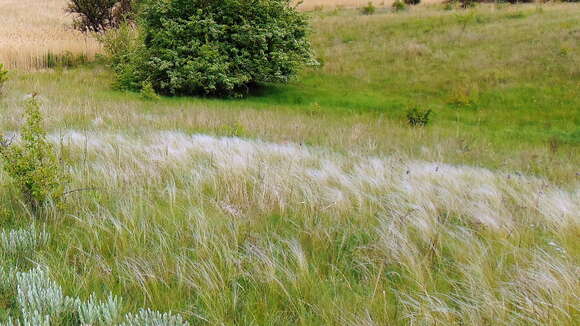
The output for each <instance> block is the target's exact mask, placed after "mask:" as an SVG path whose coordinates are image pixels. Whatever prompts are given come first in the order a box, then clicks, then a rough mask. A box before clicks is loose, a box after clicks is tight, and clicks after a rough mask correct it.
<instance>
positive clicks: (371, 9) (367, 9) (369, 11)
mask: <svg viewBox="0 0 580 326" xmlns="http://www.w3.org/2000/svg"><path fill="white" fill-rule="evenodd" d="M360 11H361V13H362V14H363V15H373V14H374V13H375V12H376V11H377V7H375V5H374V4H373V3H372V2H371V1H369V3H368V4H367V5H366V6H364V7H362V8H361V10H360Z"/></svg>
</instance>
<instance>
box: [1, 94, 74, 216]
mask: <svg viewBox="0 0 580 326" xmlns="http://www.w3.org/2000/svg"><path fill="white" fill-rule="evenodd" d="M24 114H25V116H26V122H25V124H24V126H23V127H22V131H21V137H22V140H21V142H19V143H12V141H11V140H8V139H6V138H5V137H3V136H2V135H0V157H1V158H2V161H3V168H4V170H5V171H6V173H7V174H8V175H9V176H10V177H11V178H12V181H13V182H14V183H15V184H16V186H17V187H18V188H19V190H20V192H21V193H22V196H23V197H24V200H25V202H26V204H27V205H28V206H29V207H30V208H31V209H32V210H33V212H37V211H38V210H39V209H40V208H42V207H43V206H44V205H45V204H47V203H48V202H53V203H55V202H58V201H59V200H61V199H62V195H63V193H64V184H65V183H66V179H67V178H66V176H65V173H64V171H63V169H62V167H61V165H60V162H59V160H58V158H57V156H56V154H55V150H54V148H53V145H52V144H51V143H50V142H49V141H48V140H47V137H46V131H45V130H44V127H43V126H42V115H41V112H40V104H39V103H38V100H37V99H36V95H33V96H32V97H31V98H30V99H29V100H28V101H27V102H26V105H25V113H24Z"/></svg>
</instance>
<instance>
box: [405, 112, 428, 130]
mask: <svg viewBox="0 0 580 326" xmlns="http://www.w3.org/2000/svg"><path fill="white" fill-rule="evenodd" d="M431 112H432V110H431V109H429V110H419V109H417V108H412V109H410V110H408V111H407V123H409V126H411V127H424V126H426V125H427V124H429V121H430V116H431Z"/></svg>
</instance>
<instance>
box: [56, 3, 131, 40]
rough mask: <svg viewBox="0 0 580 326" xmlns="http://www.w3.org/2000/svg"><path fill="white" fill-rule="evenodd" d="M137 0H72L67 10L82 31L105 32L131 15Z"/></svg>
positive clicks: (76, 26)
mask: <svg viewBox="0 0 580 326" xmlns="http://www.w3.org/2000/svg"><path fill="white" fill-rule="evenodd" d="M133 2H135V0H70V2H69V4H68V7H67V11H68V12H69V13H71V14H73V15H74V16H75V18H74V27H75V28H76V29H78V30H80V31H82V32H97V33H100V32H104V31H106V30H108V29H111V28H116V27H118V26H119V24H120V23H121V22H123V21H124V20H126V19H127V18H129V17H130V15H131V13H132V11H133V5H134V4H133Z"/></svg>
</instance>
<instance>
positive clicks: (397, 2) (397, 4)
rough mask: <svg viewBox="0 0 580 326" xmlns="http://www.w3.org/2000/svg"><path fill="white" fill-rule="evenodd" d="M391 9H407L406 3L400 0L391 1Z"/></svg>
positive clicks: (395, 10)
mask: <svg viewBox="0 0 580 326" xmlns="http://www.w3.org/2000/svg"><path fill="white" fill-rule="evenodd" d="M392 9H393V11H394V12H399V11H403V10H407V5H406V4H405V3H404V2H403V1H401V0H395V2H393V6H392Z"/></svg>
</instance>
